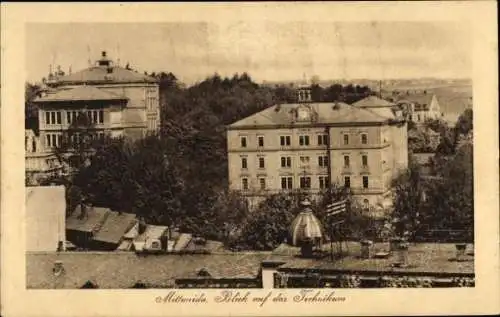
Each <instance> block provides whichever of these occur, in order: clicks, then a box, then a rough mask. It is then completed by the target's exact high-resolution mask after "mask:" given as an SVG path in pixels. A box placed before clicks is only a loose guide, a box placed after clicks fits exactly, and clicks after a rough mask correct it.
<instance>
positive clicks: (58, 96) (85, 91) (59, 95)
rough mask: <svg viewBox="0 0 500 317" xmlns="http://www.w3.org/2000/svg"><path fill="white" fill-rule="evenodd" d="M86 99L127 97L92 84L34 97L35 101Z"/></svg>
mask: <svg viewBox="0 0 500 317" xmlns="http://www.w3.org/2000/svg"><path fill="white" fill-rule="evenodd" d="M86 100H127V97H124V96H118V95H116V94H113V93H110V92H107V91H103V90H101V89H99V88H96V87H93V86H86V85H82V86H78V87H75V88H71V89H60V90H57V91H55V92H54V93H49V94H47V95H45V96H44V97H39V98H37V99H35V102H55V101H86Z"/></svg>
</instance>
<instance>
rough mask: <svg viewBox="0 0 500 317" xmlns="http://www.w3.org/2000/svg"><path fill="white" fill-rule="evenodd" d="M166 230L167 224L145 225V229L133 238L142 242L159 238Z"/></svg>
mask: <svg viewBox="0 0 500 317" xmlns="http://www.w3.org/2000/svg"><path fill="white" fill-rule="evenodd" d="M166 232H168V227H167V226H155V225H147V227H146V230H145V231H144V232H143V233H142V234H140V235H138V236H137V237H136V238H135V241H137V242H144V241H146V240H147V239H148V238H149V239H160V238H161V237H162V236H163V235H164V234H165V233H166Z"/></svg>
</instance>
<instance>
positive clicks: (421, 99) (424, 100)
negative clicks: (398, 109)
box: [404, 93, 434, 105]
mask: <svg viewBox="0 0 500 317" xmlns="http://www.w3.org/2000/svg"><path fill="white" fill-rule="evenodd" d="M432 97H434V94H431V93H427V94H424V93H420V94H409V95H407V96H404V98H405V99H406V100H407V101H410V102H413V103H417V104H420V105H428V104H430V103H431V101H432Z"/></svg>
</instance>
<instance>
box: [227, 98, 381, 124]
mask: <svg viewBox="0 0 500 317" xmlns="http://www.w3.org/2000/svg"><path fill="white" fill-rule="evenodd" d="M299 107H307V108H310V109H311V110H312V113H313V117H314V119H313V122H314V123H317V124H350V123H358V124H370V123H384V122H386V121H387V120H388V118H386V117H384V116H381V115H380V114H378V113H376V112H373V111H371V110H372V109H363V108H359V107H355V106H352V105H348V104H345V103H333V102H322V103H309V104H307V105H302V104H296V103H291V104H281V105H274V106H271V107H269V108H267V109H264V110H262V111H260V112H258V113H255V114H253V115H251V116H249V117H246V118H244V119H242V120H239V121H237V122H235V123H233V124H231V125H230V126H229V128H230V129H231V128H240V127H256V126H257V127H258V126H282V125H296V126H298V127H299V126H302V125H304V124H311V121H310V122H306V123H304V122H299V121H297V120H296V117H295V113H296V112H295V111H296V109H298V108H299Z"/></svg>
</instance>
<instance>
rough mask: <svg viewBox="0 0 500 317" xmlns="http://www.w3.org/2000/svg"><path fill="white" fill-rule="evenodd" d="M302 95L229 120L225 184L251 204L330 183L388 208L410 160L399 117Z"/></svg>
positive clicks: (366, 203)
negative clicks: (395, 183)
mask: <svg viewBox="0 0 500 317" xmlns="http://www.w3.org/2000/svg"><path fill="white" fill-rule="evenodd" d="M300 96H302V97H305V98H304V99H300V102H299V103H297V104H282V105H275V106H272V107H270V108H267V109H265V110H263V111H261V112H259V113H256V114H254V115H252V116H250V117H247V118H245V119H242V120H240V121H238V122H235V123H233V124H232V125H230V126H229V127H228V131H227V146H228V166H229V182H230V183H229V187H230V189H233V190H240V191H242V192H243V193H245V194H246V195H247V197H248V198H249V201H250V203H251V204H256V203H258V202H259V201H261V200H262V199H264V198H265V197H266V196H267V195H269V194H271V193H276V192H280V191H283V190H285V191H289V190H294V189H302V190H306V191H309V192H310V193H312V194H315V193H319V192H320V191H321V190H322V189H326V188H327V187H328V186H329V184H334V183H335V184H338V185H340V186H346V187H349V188H350V189H351V192H352V193H353V195H354V197H355V198H357V199H358V200H359V202H360V203H361V204H363V205H364V206H365V207H373V208H375V207H377V208H379V209H380V208H382V209H384V208H389V207H390V204H391V202H392V195H391V182H392V180H393V179H394V178H395V177H396V176H397V175H398V173H399V172H400V171H402V170H404V169H406V168H407V166H408V144H407V125H406V122H405V121H404V120H403V118H400V117H398V116H396V115H395V114H394V113H393V112H390V111H389V112H383V113H377V112H374V111H370V110H367V109H363V108H360V107H356V106H353V105H348V104H345V103H312V102H310V94H307V93H303V92H301V94H300V95H299V97H300Z"/></svg>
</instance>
